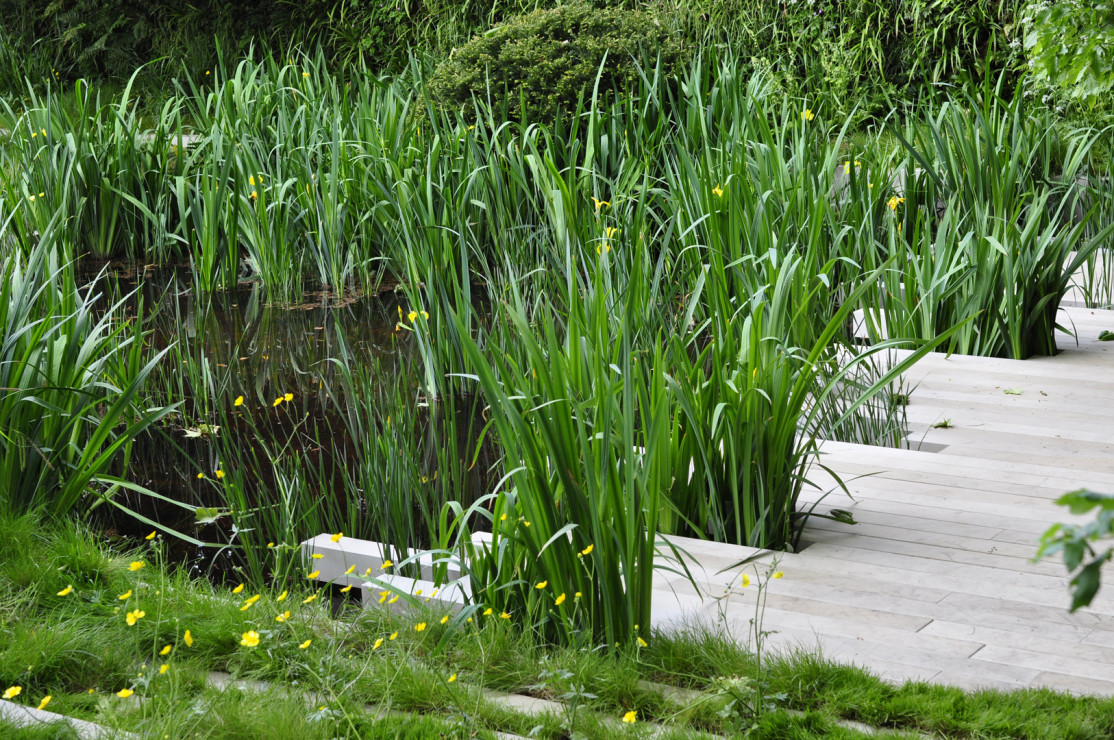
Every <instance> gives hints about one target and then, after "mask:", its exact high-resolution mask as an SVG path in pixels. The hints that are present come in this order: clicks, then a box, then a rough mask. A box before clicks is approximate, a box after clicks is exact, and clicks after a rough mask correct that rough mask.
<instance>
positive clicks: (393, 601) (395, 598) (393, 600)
mask: <svg viewBox="0 0 1114 740" xmlns="http://www.w3.org/2000/svg"><path fill="white" fill-rule="evenodd" d="M396 601H398V594H395V597H394V598H393V599H391V600H390V601H388V602H387V604H388V605H390V604H393V603H395V602H396ZM426 601H429V599H426Z"/></svg>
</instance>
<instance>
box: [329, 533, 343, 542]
mask: <svg viewBox="0 0 1114 740" xmlns="http://www.w3.org/2000/svg"><path fill="white" fill-rule="evenodd" d="M343 536H344V532H337V533H336V534H334V535H333V536H332V537H330V538H329V539H330V540H332V541H333V542H340V538H341V537H343Z"/></svg>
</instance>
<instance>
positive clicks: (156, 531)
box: [143, 529, 158, 540]
mask: <svg viewBox="0 0 1114 740" xmlns="http://www.w3.org/2000/svg"><path fill="white" fill-rule="evenodd" d="M156 534H158V530H156V529H153V530H151V534H149V535H147V536H146V537H144V538H143V539H145V540H153V539H155V535H156Z"/></svg>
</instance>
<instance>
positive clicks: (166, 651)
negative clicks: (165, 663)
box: [159, 645, 174, 655]
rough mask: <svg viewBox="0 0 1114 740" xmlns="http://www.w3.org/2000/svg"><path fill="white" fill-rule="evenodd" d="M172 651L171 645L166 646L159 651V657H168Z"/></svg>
mask: <svg viewBox="0 0 1114 740" xmlns="http://www.w3.org/2000/svg"><path fill="white" fill-rule="evenodd" d="M173 649H174V646H173V645H166V646H164V647H163V649H162V650H160V651H159V655H170V651H171V650H173Z"/></svg>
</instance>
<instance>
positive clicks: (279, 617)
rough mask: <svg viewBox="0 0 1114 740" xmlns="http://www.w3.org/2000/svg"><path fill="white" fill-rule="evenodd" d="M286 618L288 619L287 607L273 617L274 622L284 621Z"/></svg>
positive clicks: (288, 611)
mask: <svg viewBox="0 0 1114 740" xmlns="http://www.w3.org/2000/svg"><path fill="white" fill-rule="evenodd" d="M288 619H290V610H289V609H287V610H286V611H284V612H283V613H282V614H280V615H278V616H277V617H275V621H276V622H280V623H281V622H285V621H286V620H288Z"/></svg>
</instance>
